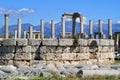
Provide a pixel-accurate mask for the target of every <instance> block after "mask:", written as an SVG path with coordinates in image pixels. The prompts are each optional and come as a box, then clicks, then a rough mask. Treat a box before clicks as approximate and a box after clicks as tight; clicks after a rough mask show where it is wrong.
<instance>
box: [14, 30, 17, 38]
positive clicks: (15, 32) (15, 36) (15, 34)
mask: <svg viewBox="0 0 120 80" xmlns="http://www.w3.org/2000/svg"><path fill="white" fill-rule="evenodd" d="M14 38H15V39H17V30H15V31H14Z"/></svg>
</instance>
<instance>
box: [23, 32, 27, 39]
mask: <svg viewBox="0 0 120 80" xmlns="http://www.w3.org/2000/svg"><path fill="white" fill-rule="evenodd" d="M26 34H27V32H26V31H24V39H26Z"/></svg>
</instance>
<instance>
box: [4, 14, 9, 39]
mask: <svg viewBox="0 0 120 80" xmlns="http://www.w3.org/2000/svg"><path fill="white" fill-rule="evenodd" d="M8 16H9V14H5V15H4V17H5V39H8V36H9V34H8V33H9V32H8Z"/></svg>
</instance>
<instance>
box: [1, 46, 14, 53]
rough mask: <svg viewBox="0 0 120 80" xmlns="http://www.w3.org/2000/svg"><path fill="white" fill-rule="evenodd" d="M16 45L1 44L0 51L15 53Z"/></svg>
mask: <svg viewBox="0 0 120 80" xmlns="http://www.w3.org/2000/svg"><path fill="white" fill-rule="evenodd" d="M14 52H15V46H0V53H14Z"/></svg>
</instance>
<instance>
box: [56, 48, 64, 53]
mask: <svg viewBox="0 0 120 80" xmlns="http://www.w3.org/2000/svg"><path fill="white" fill-rule="evenodd" d="M62 52H63V51H62V47H56V50H55V53H62Z"/></svg>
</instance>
